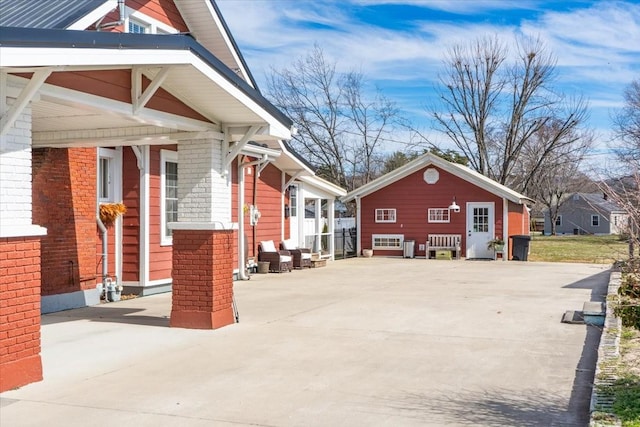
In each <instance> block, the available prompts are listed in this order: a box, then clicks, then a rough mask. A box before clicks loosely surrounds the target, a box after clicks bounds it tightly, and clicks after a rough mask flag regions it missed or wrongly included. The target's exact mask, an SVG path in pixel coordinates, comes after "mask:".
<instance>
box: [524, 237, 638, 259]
mask: <svg viewBox="0 0 640 427" xmlns="http://www.w3.org/2000/svg"><path fill="white" fill-rule="evenodd" d="M529 249H530V250H529V261H549V262H589V263H600V264H610V263H612V262H613V261H616V260H621V259H626V258H627V255H628V251H629V246H628V243H627V242H626V241H624V240H620V237H619V236H541V235H534V236H533V239H532V240H531V242H530V248H529Z"/></svg>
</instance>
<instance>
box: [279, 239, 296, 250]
mask: <svg viewBox="0 0 640 427" xmlns="http://www.w3.org/2000/svg"><path fill="white" fill-rule="evenodd" d="M282 247H283V249H285V250H288V251H290V250H292V249H297V248H298V245H296V242H294V241H293V239H287V240H283V241H282Z"/></svg>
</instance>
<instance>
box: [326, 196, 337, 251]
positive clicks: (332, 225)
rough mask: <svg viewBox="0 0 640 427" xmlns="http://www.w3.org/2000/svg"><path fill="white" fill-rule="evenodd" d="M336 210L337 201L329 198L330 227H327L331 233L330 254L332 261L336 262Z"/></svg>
mask: <svg viewBox="0 0 640 427" xmlns="http://www.w3.org/2000/svg"><path fill="white" fill-rule="evenodd" d="M334 209H335V200H334V199H333V198H331V197H330V198H328V199H327V210H328V212H327V216H328V218H327V223H328V227H327V231H328V232H329V233H330V234H329V254H330V255H331V259H332V260H334V259H335V257H336V248H335V242H336V239H335V235H336V230H335V214H334Z"/></svg>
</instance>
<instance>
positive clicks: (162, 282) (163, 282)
mask: <svg viewBox="0 0 640 427" xmlns="http://www.w3.org/2000/svg"><path fill="white" fill-rule="evenodd" d="M172 283H173V278H172V277H167V278H164V279H156V280H150V281H148V282H142V284H141V282H140V281H135V280H127V281H123V282H122V283H121V284H122V286H130V287H132V288H150V287H152V286H159V285H169V284H172Z"/></svg>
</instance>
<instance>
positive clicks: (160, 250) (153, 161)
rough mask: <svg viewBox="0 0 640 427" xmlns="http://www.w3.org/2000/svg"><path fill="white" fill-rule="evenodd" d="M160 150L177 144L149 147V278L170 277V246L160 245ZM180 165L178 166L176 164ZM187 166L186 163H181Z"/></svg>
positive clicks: (174, 147) (170, 148) (175, 147)
mask: <svg viewBox="0 0 640 427" xmlns="http://www.w3.org/2000/svg"><path fill="white" fill-rule="evenodd" d="M160 150H171V151H176V150H177V146H175V145H169V146H153V147H151V149H150V155H151V158H150V159H149V162H150V174H151V176H150V179H149V203H150V205H151V206H149V280H162V279H170V278H171V262H172V255H171V254H172V247H171V246H162V245H161V244H160V243H161V240H162V236H161V230H160V226H161V221H160V216H161V213H162V211H161V204H162V203H163V202H162V200H161V199H160V196H161V189H160V185H161V179H160ZM178 167H180V166H178ZM182 167H188V165H182Z"/></svg>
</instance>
